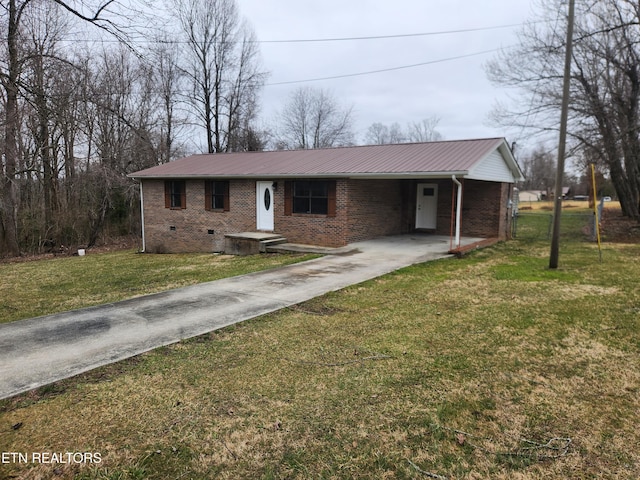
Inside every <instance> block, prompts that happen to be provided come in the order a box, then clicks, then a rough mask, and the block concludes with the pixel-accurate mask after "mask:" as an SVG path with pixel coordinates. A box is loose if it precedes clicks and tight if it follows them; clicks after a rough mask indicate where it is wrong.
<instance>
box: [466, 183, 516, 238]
mask: <svg viewBox="0 0 640 480" xmlns="http://www.w3.org/2000/svg"><path fill="white" fill-rule="evenodd" d="M511 190H512V185H511V184H508V183H493V182H482V181H478V180H465V182H464V190H463V192H464V193H463V201H462V219H463V220H462V232H461V233H462V235H466V236H472V237H498V238H500V239H501V240H506V239H507V238H509V232H510V225H511V217H510V211H509V210H508V202H509V199H510V198H511V197H510V194H511Z"/></svg>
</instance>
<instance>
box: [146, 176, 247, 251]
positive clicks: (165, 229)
mask: <svg viewBox="0 0 640 480" xmlns="http://www.w3.org/2000/svg"><path fill="white" fill-rule="evenodd" d="M230 189H231V191H232V192H233V193H232V194H231V195H230V197H229V200H230V205H229V211H228V212H222V211H207V210H205V203H204V180H187V181H186V200H187V208H185V209H177V210H172V209H169V208H164V180H144V181H143V195H144V224H145V243H146V250H147V251H148V252H151V253H164V252H167V253H181V252H218V251H222V250H224V235H225V234H226V233H238V232H246V231H254V230H255V228H256V211H255V201H256V200H255V196H256V190H255V182H254V181H249V180H239V181H232V182H231V184H230ZM172 227H174V228H175V229H172ZM210 230H212V231H213V234H211V233H209V231H210Z"/></svg>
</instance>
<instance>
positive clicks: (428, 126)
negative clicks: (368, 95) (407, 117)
mask: <svg viewBox="0 0 640 480" xmlns="http://www.w3.org/2000/svg"><path fill="white" fill-rule="evenodd" d="M438 123H440V119H439V118H438V117H435V116H434V117H429V118H425V119H423V120H422V121H421V122H410V123H408V124H407V131H406V133H405V132H404V131H403V129H402V127H401V126H400V124H399V123H398V122H394V123H392V124H391V126H387V125H384V124H382V123H373V124H371V126H370V127H369V129H368V130H367V134H366V136H365V141H366V142H367V143H369V144H374V145H384V144H386V143H393V144H397V143H407V142H435V141H438V140H442V139H443V138H444V137H443V136H442V135H441V134H440V132H438V131H437V130H436V128H437V126H438Z"/></svg>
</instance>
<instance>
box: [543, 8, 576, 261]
mask: <svg viewBox="0 0 640 480" xmlns="http://www.w3.org/2000/svg"><path fill="white" fill-rule="evenodd" d="M574 11H575V0H569V19H568V26H567V49H566V52H565V58H564V87H563V91H562V113H561V117H560V140H559V143H558V169H557V171H556V197H555V203H554V207H553V232H552V234H551V254H550V255H549V268H558V255H559V250H560V216H561V214H562V183H563V181H564V159H565V156H566V150H567V122H568V118H569V94H570V90H569V88H570V86H571V55H572V53H573V19H574Z"/></svg>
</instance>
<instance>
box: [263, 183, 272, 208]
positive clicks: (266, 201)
mask: <svg viewBox="0 0 640 480" xmlns="http://www.w3.org/2000/svg"><path fill="white" fill-rule="evenodd" d="M269 207H271V192H270V191H269V189H268V188H265V190H264V208H265V210H267V212H268V211H269Z"/></svg>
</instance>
